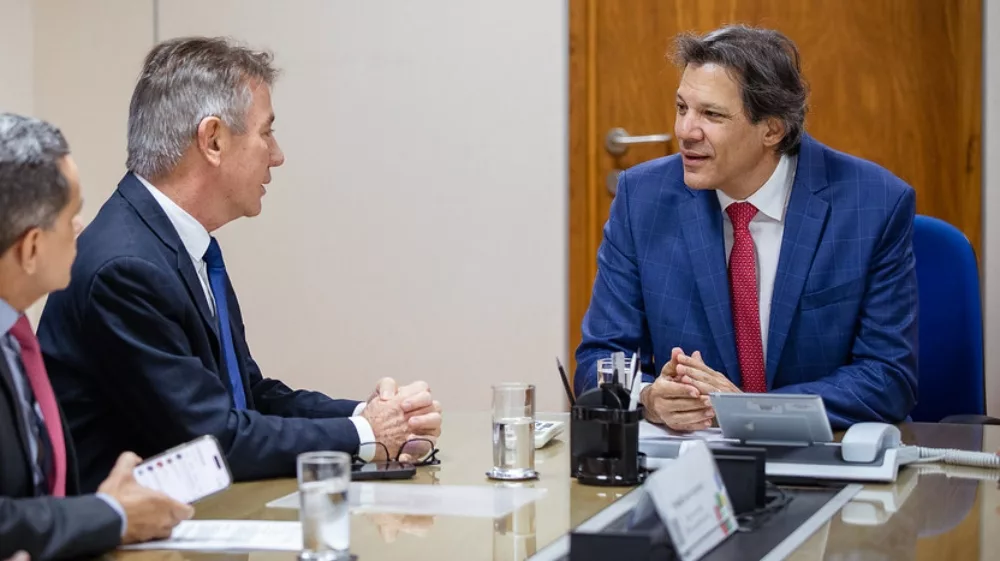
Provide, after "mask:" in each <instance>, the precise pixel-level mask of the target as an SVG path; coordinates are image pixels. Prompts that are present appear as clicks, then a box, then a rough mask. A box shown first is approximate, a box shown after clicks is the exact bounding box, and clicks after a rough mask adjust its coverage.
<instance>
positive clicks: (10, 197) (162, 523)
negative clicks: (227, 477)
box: [0, 113, 193, 561]
mask: <svg viewBox="0 0 1000 561" xmlns="http://www.w3.org/2000/svg"><path fill="white" fill-rule="evenodd" d="M82 204H83V201H82V199H81V197H80V181H79V176H78V174H77V170H76V164H75V163H74V162H73V158H72V157H71V156H70V154H69V146H68V145H67V144H66V140H65V139H64V138H63V136H62V134H61V133H60V132H59V130H58V129H56V128H55V127H53V126H52V125H50V124H48V123H45V122H43V121H39V120H37V119H31V118H27V117H21V116H19V115H12V114H9V113H3V114H0V559H6V558H7V557H10V556H11V555H14V554H15V553H16V554H17V555H16V556H15V558H16V559H22V560H23V559H25V558H26V557H30V558H31V559H33V560H36V561H45V560H48V559H66V558H72V557H79V556H91V555H97V554H100V553H103V552H104V551H106V550H110V549H113V548H115V547H116V546H118V545H119V544H120V543H123V542H124V543H134V542H137V541H145V540H149V539H153V538H162V537H166V536H169V535H170V531H171V529H172V528H173V527H174V526H175V525H177V524H178V523H179V522H180V521H181V520H183V519H187V518H190V517H191V515H192V514H193V510H192V509H191V507H190V506H188V505H184V504H181V503H178V502H176V501H174V500H172V499H170V498H169V497H167V496H166V495H163V494H161V493H158V492H155V491H152V490H150V489H147V488H145V487H142V486H141V485H139V483H137V482H136V480H135V477H134V476H133V473H132V470H133V469H134V468H135V467H136V466H137V465H138V464H139V458H138V457H137V456H136V455H135V454H133V453H131V452H127V453H124V454H122V455H121V456H119V457H118V459H117V462H116V463H115V465H114V468H113V469H112V470H111V474H110V475H108V476H107V478H106V479H104V481H103V482H102V483H101V484H100V486H99V487H98V489H97V491H98V492H97V493H96V494H94V495H79V491H80V485H79V479H78V474H77V465H76V454H75V452H74V447H73V444H72V439H71V438H70V437H69V434H68V432H69V431H68V427H67V426H66V424H65V423H64V419H63V416H62V413H61V411H60V409H59V404H58V402H57V400H56V396H55V394H54V392H53V391H52V385H51V384H50V381H49V378H48V374H47V373H46V371H45V365H44V363H43V361H42V356H41V353H40V351H39V346H38V340H37V339H36V338H35V335H34V333H33V331H32V329H31V325H30V324H29V323H28V319H27V318H26V317H25V316H24V310H26V309H27V308H28V307H29V306H31V304H32V303H34V302H35V301H36V300H38V299H40V298H41V297H43V296H44V295H46V294H47V293H49V292H51V291H53V290H59V289H62V288H64V287H65V286H66V285H67V283H69V278H70V267H71V265H72V264H73V258H74V256H75V255H76V235H77V234H78V233H79V231H80V222H79V218H78V214H79V212H80V207H81V205H82ZM107 473H108V472H107V471H104V472H102V475H103V474H107Z"/></svg>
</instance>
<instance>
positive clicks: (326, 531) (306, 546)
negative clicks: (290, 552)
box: [298, 452, 351, 561]
mask: <svg viewBox="0 0 1000 561" xmlns="http://www.w3.org/2000/svg"><path fill="white" fill-rule="evenodd" d="M298 474H299V500H300V502H301V504H300V510H299V520H301V522H302V553H301V554H299V559H301V560H302V561H335V560H336V561H339V560H342V559H350V545H351V525H350V520H351V515H350V512H349V510H350V504H349V501H348V498H347V490H348V488H349V487H350V486H351V455H350V454H347V453H345V452H307V453H305V454H299V457H298Z"/></svg>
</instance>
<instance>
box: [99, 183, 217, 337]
mask: <svg viewBox="0 0 1000 561" xmlns="http://www.w3.org/2000/svg"><path fill="white" fill-rule="evenodd" d="M118 192H119V193H121V194H122V196H123V197H125V200H127V201H128V202H129V204H131V205H132V207H133V208H135V210H136V212H137V213H138V214H139V217H140V218H141V219H142V221H143V222H145V223H146V225H147V226H149V229H150V230H152V231H153V233H154V234H156V236H157V237H158V238H160V240H161V241H162V242H163V243H164V244H165V245H166V246H167V247H169V248H170V249H172V250H173V252H174V253H175V254H176V256H177V272H178V274H179V275H180V277H181V279H183V280H184V284H185V286H187V290H188V294H189V295H190V296H191V299H192V300H193V301H194V303H195V307H197V308H198V313H199V314H200V315H201V319H202V321H203V322H204V323H205V325H206V326H207V327H208V331H209V332H210V333H212V336H214V337H215V346H216V347H218V343H219V331H218V326H217V325H216V322H215V317H214V316H212V312H211V310H210V309H209V307H208V301H207V300H206V299H205V291H204V290H203V289H202V287H201V281H200V280H199V279H198V272H197V271H195V269H194V263H192V262H191V256H190V255H189V254H188V252H187V250H186V249H185V248H184V244H182V243H181V239H180V236H178V235H177V230H176V229H174V225H173V224H171V223H170V219H169V218H167V215H166V213H165V212H163V209H162V208H160V205H159V203H157V202H156V199H154V198H153V196H152V195H151V194H149V190H148V189H146V186H145V185H143V184H142V182H140V181H139V179H138V178H137V177H136V176H135V175H134V174H132V172H129V173H127V174H125V177H123V178H122V180H121V182H119V183H118ZM220 356H221V353H220Z"/></svg>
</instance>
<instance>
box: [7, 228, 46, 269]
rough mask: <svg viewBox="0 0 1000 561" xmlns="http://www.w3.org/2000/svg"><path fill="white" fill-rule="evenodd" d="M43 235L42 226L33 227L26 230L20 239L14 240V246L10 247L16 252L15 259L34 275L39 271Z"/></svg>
mask: <svg viewBox="0 0 1000 561" xmlns="http://www.w3.org/2000/svg"><path fill="white" fill-rule="evenodd" d="M41 236H42V229H41V228H32V229H30V230H28V231H27V232H25V233H24V235H23V236H21V238H20V239H19V240H18V241H16V242H14V247H12V248H10V250H11V251H13V252H14V260H15V261H17V263H18V264H19V265H21V268H22V269H24V272H25V273H27V274H29V275H33V274H35V272H36V271H38V246H39V242H40V241H41Z"/></svg>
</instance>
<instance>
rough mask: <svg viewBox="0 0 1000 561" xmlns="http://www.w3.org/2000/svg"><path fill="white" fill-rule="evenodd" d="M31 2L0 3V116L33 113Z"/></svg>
mask: <svg viewBox="0 0 1000 561" xmlns="http://www.w3.org/2000/svg"><path fill="white" fill-rule="evenodd" d="M31 8H32V0H0V112H10V113H20V114H22V115H25V114H28V115H30V114H31V113H32V112H33V111H34V79H33V69H32V66H33V65H32V60H33V59H32V50H33V44H32V43H33V37H34V28H33V26H32V9H31Z"/></svg>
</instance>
